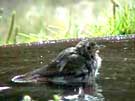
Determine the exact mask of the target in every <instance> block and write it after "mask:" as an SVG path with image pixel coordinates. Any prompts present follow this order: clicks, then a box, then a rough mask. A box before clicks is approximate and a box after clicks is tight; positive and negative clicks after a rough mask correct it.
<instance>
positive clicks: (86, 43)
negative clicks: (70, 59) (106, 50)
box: [76, 40, 99, 57]
mask: <svg viewBox="0 0 135 101" xmlns="http://www.w3.org/2000/svg"><path fill="white" fill-rule="evenodd" d="M76 48H77V50H78V51H79V54H80V55H83V56H85V57H89V56H91V55H95V53H96V51H97V50H98V49H99V47H98V45H97V44H96V43H95V42H91V41H90V40H82V41H80V42H79V43H78V44H77V45H76Z"/></svg>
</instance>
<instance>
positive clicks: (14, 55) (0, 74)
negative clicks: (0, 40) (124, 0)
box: [0, 39, 135, 101]
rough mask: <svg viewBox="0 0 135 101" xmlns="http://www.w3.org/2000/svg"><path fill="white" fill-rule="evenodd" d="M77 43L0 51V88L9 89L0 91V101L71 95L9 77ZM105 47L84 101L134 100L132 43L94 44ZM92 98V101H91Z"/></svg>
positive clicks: (68, 91) (43, 99)
mask: <svg viewBox="0 0 135 101" xmlns="http://www.w3.org/2000/svg"><path fill="white" fill-rule="evenodd" d="M76 43H77V42H76V41H75V42H59V43H53V42H52V43H51V44H39V45H38V44H37V45H32V46H31V45H30V44H27V45H18V46H16V47H12V46H8V47H4V46H2V47H0V86H1V87H3V86H9V87H11V89H7V90H3V91H0V101H20V100H21V99H22V98H23V96H24V95H29V96H31V97H32V98H33V99H34V100H38V101H48V100H49V99H53V95H54V94H58V95H60V96H68V95H75V94H77V93H78V88H73V87H63V86H62V87H61V86H56V85H50V84H49V85H48V84H14V83H12V82H11V81H10V80H11V78H12V77H14V76H16V75H19V74H23V73H26V72H28V71H31V70H33V69H35V68H38V67H41V66H43V65H45V64H47V63H49V62H50V61H51V60H52V58H54V57H55V56H57V54H58V53H59V52H60V51H61V50H63V49H64V48H66V47H70V46H74V45H75V44H76ZM98 43H99V44H103V45H105V46H106V47H105V48H103V49H101V50H100V56H101V57H102V59H103V63H102V68H101V69H100V75H99V78H98V79H97V84H96V88H94V89H93V88H92V87H86V89H85V94H86V95H89V96H88V101H91V100H92V101H134V100H135V96H134V95H135V73H134V71H135V40H133V39H132V40H131V39H124V40H119V41H118V40H116V41H114V40H110V41H109V40H106V41H101V40H100V41H98ZM91 97H92V98H91Z"/></svg>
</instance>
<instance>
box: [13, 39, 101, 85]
mask: <svg viewBox="0 0 135 101" xmlns="http://www.w3.org/2000/svg"><path fill="white" fill-rule="evenodd" d="M101 60H102V59H101V58H100V56H99V46H98V45H97V44H96V43H95V42H93V41H90V40H89V39H85V40H82V41H80V42H79V43H78V44H77V45H76V46H74V47H69V48H66V49H64V50H63V51H61V52H60V53H59V54H58V55H57V57H56V58H54V59H53V60H52V61H51V62H50V63H49V64H47V65H45V66H43V67H40V68H38V69H36V70H33V71H30V72H27V73H25V74H23V75H18V76H15V77H13V78H12V81H13V82H15V83H37V82H40V83H47V82H51V83H54V84H71V85H76V84H81V83H88V84H91V83H93V81H94V80H95V78H96V76H97V74H98V70H99V67H100V65H101Z"/></svg>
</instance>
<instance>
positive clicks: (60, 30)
mask: <svg viewBox="0 0 135 101" xmlns="http://www.w3.org/2000/svg"><path fill="white" fill-rule="evenodd" d="M49 9H52V8H49ZM50 11H51V13H53V11H52V10H50ZM37 12H38V13H37ZM43 12H44V11H42V6H41V7H39V8H38V9H37V10H36V11H35V9H32V10H31V11H30V12H28V14H26V17H27V21H24V20H23V18H24V17H25V16H22V15H21V17H22V19H17V17H18V16H17V14H16V13H15V12H13V13H12V15H11V21H10V22H9V24H10V25H9V30H8V32H7V36H6V38H5V40H3V38H2V37H3V36H2V34H3V33H0V38H1V39H2V40H0V44H4V42H3V41H5V42H6V44H13V43H24V42H34V41H43V40H54V39H56V40H57V39H69V38H78V37H99V36H109V35H119V34H133V33H135V8H134V7H133V6H129V5H128V4H126V5H125V6H124V7H119V8H117V9H116V14H115V18H114V17H113V16H112V17H109V18H108V19H107V21H106V22H105V23H97V24H90V25H87V26H83V24H82V25H81V24H80V25H79V24H78V20H77V19H75V18H74V17H75V15H73V14H72V13H71V11H69V19H67V20H69V21H67V22H66V23H65V22H62V21H61V20H59V21H55V20H56V19H55V18H53V17H52V16H51V14H50V13H49V14H48V15H47V14H45V15H44V14H43ZM46 13H47V12H46ZM48 17H51V18H52V19H53V20H54V21H55V22H53V23H51V24H50V20H48ZM0 21H2V19H0ZM80 26H82V27H80Z"/></svg>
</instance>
